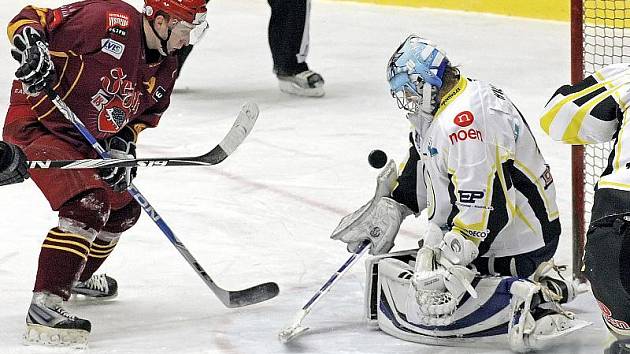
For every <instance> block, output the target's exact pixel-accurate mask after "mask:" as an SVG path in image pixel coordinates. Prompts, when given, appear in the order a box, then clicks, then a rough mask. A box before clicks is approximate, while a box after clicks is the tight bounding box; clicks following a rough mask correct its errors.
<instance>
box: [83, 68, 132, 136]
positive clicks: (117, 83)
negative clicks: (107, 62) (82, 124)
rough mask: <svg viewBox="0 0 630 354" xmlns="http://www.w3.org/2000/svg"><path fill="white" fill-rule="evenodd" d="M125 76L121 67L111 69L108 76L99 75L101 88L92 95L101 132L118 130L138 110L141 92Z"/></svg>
mask: <svg viewBox="0 0 630 354" xmlns="http://www.w3.org/2000/svg"><path fill="white" fill-rule="evenodd" d="M126 78H127V75H126V74H125V73H124V72H123V70H122V68H115V69H112V70H111V71H110V73H109V75H108V76H103V77H101V89H99V90H98V92H96V93H95V94H94V95H93V96H92V100H91V103H92V106H93V107H94V108H96V110H97V111H98V119H97V125H98V130H99V131H101V132H105V133H116V132H118V131H119V130H120V129H121V128H122V127H124V126H125V124H127V122H129V120H130V119H131V118H132V117H133V115H134V114H136V113H137V112H138V109H139V107H140V96H141V95H142V93H141V92H140V91H139V90H136V85H135V84H134V83H133V82H131V81H129V80H126Z"/></svg>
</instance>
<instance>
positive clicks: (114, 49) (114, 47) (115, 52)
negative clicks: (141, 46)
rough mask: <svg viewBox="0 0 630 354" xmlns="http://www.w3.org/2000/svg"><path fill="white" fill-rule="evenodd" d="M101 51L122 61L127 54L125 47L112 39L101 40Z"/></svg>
mask: <svg viewBox="0 0 630 354" xmlns="http://www.w3.org/2000/svg"><path fill="white" fill-rule="evenodd" d="M101 51H102V52H103V53H107V54H109V55H111V56H113V57H114V58H116V59H118V60H120V58H121V57H122V55H123V53H124V52H125V45H124V44H122V43H120V42H118V41H115V40H113V39H111V38H103V39H101Z"/></svg>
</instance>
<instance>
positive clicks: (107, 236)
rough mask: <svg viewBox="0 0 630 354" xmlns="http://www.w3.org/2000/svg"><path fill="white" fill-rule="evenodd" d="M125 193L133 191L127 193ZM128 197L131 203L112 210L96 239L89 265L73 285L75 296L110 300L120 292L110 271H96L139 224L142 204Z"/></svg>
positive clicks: (128, 202) (91, 248)
mask: <svg viewBox="0 0 630 354" xmlns="http://www.w3.org/2000/svg"><path fill="white" fill-rule="evenodd" d="M112 193H113V192H112ZM124 195H127V196H128V195H129V194H128V193H126V192H125V193H124ZM124 195H123V196H124ZM123 196H118V197H119V198H122V197H123ZM127 200H128V201H127V204H125V205H124V206H123V207H122V208H120V209H115V210H114V209H113V210H112V211H111V213H110V216H109V219H108V220H107V223H106V224H105V226H103V228H102V230H101V232H99V233H98V234H97V235H96V238H95V239H94V242H92V246H91V247H90V252H89V254H88V259H87V262H86V264H85V268H84V269H83V272H82V273H81V277H80V278H79V281H78V282H76V283H75V284H74V285H73V287H72V294H73V295H75V297H76V296H79V297H81V298H84V299H88V300H110V299H113V298H115V297H116V296H117V295H118V283H117V282H116V280H115V279H114V278H112V277H110V276H108V275H106V274H95V272H96V271H97V270H98V269H99V268H100V266H101V265H102V264H103V262H105V260H106V259H107V257H109V255H110V254H111V253H112V251H113V250H114V248H115V247H116V245H117V244H118V240H119V239H120V236H121V235H122V233H123V232H125V231H127V230H128V229H130V228H131V227H132V226H133V225H135V224H136V222H137V221H138V219H139V218H140V214H141V208H140V205H138V203H137V202H136V201H135V200H133V199H131V200H129V198H127ZM112 204H115V203H112Z"/></svg>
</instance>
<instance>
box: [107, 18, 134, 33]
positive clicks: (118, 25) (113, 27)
mask: <svg viewBox="0 0 630 354" xmlns="http://www.w3.org/2000/svg"><path fill="white" fill-rule="evenodd" d="M128 28H129V16H127V15H124V14H121V13H116V12H108V13H107V32H109V33H113V34H115V35H118V36H121V37H125V36H126V35H127V29H128Z"/></svg>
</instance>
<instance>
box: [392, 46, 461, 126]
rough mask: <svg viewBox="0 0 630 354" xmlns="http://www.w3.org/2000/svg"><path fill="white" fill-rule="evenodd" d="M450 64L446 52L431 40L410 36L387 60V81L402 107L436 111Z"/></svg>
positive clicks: (408, 109) (428, 112)
mask: <svg viewBox="0 0 630 354" xmlns="http://www.w3.org/2000/svg"><path fill="white" fill-rule="evenodd" d="M449 65H450V63H449V60H448V58H447V57H446V54H445V53H444V52H443V51H441V50H439V49H438V48H437V47H436V46H435V45H434V44H433V43H431V42H430V41H429V40H426V39H424V38H421V37H419V36H418V35H415V34H412V35H410V36H409V37H407V39H405V41H404V42H403V43H402V44H401V45H400V46H399V47H398V49H396V51H395V52H394V54H393V55H392V57H391V58H390V59H389V62H388V63H387V81H388V82H389V86H390V92H391V94H392V97H394V98H396V102H397V103H398V107H399V108H402V109H405V110H407V111H409V112H412V113H419V112H423V113H426V114H432V113H433V112H434V111H435V108H436V106H437V104H438V102H437V93H438V91H439V90H440V88H442V77H443V76H444V71H445V70H446V68H447V67H448V66H449Z"/></svg>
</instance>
